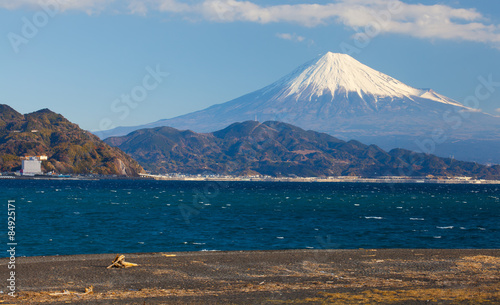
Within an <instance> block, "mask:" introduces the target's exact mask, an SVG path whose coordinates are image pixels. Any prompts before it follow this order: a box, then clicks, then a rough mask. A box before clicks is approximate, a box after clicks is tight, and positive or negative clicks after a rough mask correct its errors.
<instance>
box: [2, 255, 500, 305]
mask: <svg viewBox="0 0 500 305" xmlns="http://www.w3.org/2000/svg"><path fill="white" fill-rule="evenodd" d="M121 254H123V253H121ZM115 255H116V254H94V255H72V256H47V257H44V256H39V257H19V258H17V262H16V263H17V266H16V267H17V268H16V273H17V274H18V279H17V283H16V285H17V290H18V297H17V298H12V297H10V296H8V295H7V294H6V293H5V290H4V293H2V294H1V295H0V301H1V302H3V303H7V304H14V303H15V304H33V303H36V304H64V303H73V304H143V302H145V303H146V304H215V303H217V304H291V303H300V304H321V303H328V304H360V303H361V304H366V303H370V304H371V303H378V304H396V303H397V304H420V303H425V304H429V303H430V304H437V303H439V304H443V303H445V304H448V303H450V304H451V303H453V304H492V303H500V249H358V250H340V249H339V250H281V251H234V252H172V253H169V252H160V253H135V254H125V256H126V261H127V262H132V263H137V264H138V265H139V266H137V267H131V268H127V269H107V268H106V267H107V266H109V265H110V264H111V261H112V260H113V258H114V257H115ZM7 263H8V258H2V259H0V265H1V268H2V270H7ZM90 287H93V292H92V293H87V294H85V289H86V288H87V289H88V288H90ZM4 289H5V288H4Z"/></svg>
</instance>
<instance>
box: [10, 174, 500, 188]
mask: <svg viewBox="0 0 500 305" xmlns="http://www.w3.org/2000/svg"><path fill="white" fill-rule="evenodd" d="M0 180H39V181H99V180H137V181H141V180H143V181H147V180H157V181H194V182H203V181H205V182H295V183H296V182H307V183H314V182H316V183H376V184H441V185H443V184H444V185H457V184H458V185H499V184H500V180H485V179H472V178H469V177H465V178H464V177H462V178H461V177H450V178H427V177H378V178H363V177H348V176H346V177H325V178H321V177H253V176H252V177H247V176H241V177H237V176H184V175H180V176H168V175H151V174H141V175H140V176H139V177H119V176H116V177H115V176H106V177H99V176H79V175H76V176H64V177H58V176H54V177H51V176H44V175H41V176H1V175H0Z"/></svg>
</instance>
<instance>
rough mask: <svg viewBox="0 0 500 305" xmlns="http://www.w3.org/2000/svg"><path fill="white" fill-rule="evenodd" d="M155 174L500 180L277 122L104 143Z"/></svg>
mask: <svg viewBox="0 0 500 305" xmlns="http://www.w3.org/2000/svg"><path fill="white" fill-rule="evenodd" d="M105 142H107V143H108V144H110V145H113V146H117V147H119V148H120V149H122V150H123V151H125V152H127V153H129V154H130V155H131V156H133V157H134V158H135V159H136V160H137V161H138V162H139V163H141V165H142V166H144V168H146V169H148V170H151V171H153V172H155V173H174V172H176V173H189V174H200V173H216V174H233V175H238V174H256V173H258V174H262V175H271V176H293V175H297V176H340V175H357V176H367V177H373V176H385V175H390V176H393V175H394V176H400V175H407V176H425V175H429V174H432V175H435V176H448V175H451V176H456V175H458V176H461V175H465V176H474V177H479V178H495V177H500V166H493V167H487V166H484V165H478V164H476V163H473V162H461V161H456V160H454V159H444V158H439V157H436V156H433V155H425V154H415V153H412V152H410V151H408V150H403V149H394V150H391V151H390V152H386V151H384V150H382V149H380V148H379V147H377V146H375V145H370V146H368V145H364V144H362V143H360V142H357V141H349V142H345V141H342V140H339V139H337V138H334V137H332V136H330V135H328V134H325V133H318V132H315V131H305V130H303V129H301V128H299V127H296V126H293V125H290V124H286V123H281V122H272V121H269V122H265V123H262V124H261V123H259V122H255V121H246V122H243V123H235V124H232V125H230V126H228V127H226V128H224V129H222V130H219V131H216V132H213V133H206V134H200V133H194V132H192V131H180V130H177V129H174V128H171V127H157V128H152V129H141V130H138V131H135V132H132V133H130V134H128V135H127V136H123V137H111V138H108V139H106V140H105Z"/></svg>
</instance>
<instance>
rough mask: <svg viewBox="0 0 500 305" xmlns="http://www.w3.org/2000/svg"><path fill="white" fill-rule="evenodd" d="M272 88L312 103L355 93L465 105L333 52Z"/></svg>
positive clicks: (360, 95)
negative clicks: (416, 98)
mask: <svg viewBox="0 0 500 305" xmlns="http://www.w3.org/2000/svg"><path fill="white" fill-rule="evenodd" d="M271 87H274V88H276V87H281V88H284V90H281V94H280V95H281V96H280V97H281V98H287V97H290V96H295V97H296V98H297V99H301V100H311V99H313V98H315V97H318V96H323V95H325V94H330V95H331V96H332V99H333V98H335V97H336V96H338V95H346V94H349V93H353V92H355V93H357V94H358V95H359V97H361V98H363V96H365V95H371V96H373V97H374V99H375V101H376V100H377V99H378V98H385V97H394V98H402V97H408V98H411V97H424V98H427V99H431V100H434V101H437V102H441V103H446V104H452V105H456V106H462V105H460V104H459V103H457V102H455V101H453V100H451V99H449V98H445V97H444V96H442V95H439V94H436V93H435V92H433V91H432V90H421V89H416V88H413V87H410V86H408V85H406V84H404V83H402V82H400V81H399V80H397V79H395V78H392V77H390V76H388V75H386V74H384V73H382V72H379V71H377V70H374V69H372V68H370V67H368V66H366V65H364V64H362V63H360V62H359V61H357V60H355V59H354V58H352V57H351V56H349V55H347V54H340V53H332V52H328V53H326V54H325V55H323V56H321V57H319V58H317V59H315V60H313V61H310V62H308V63H306V64H304V65H302V66H301V67H299V68H298V69H296V70H295V71H294V72H292V73H291V74H289V75H287V76H285V77H284V78H282V79H280V80H279V81H277V82H276V83H274V84H273V85H271ZM277 98H279V97H277Z"/></svg>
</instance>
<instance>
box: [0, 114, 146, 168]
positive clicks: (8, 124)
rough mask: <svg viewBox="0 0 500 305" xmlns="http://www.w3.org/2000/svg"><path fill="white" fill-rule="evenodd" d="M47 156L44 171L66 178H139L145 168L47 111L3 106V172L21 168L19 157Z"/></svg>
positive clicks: (0, 120)
mask: <svg viewBox="0 0 500 305" xmlns="http://www.w3.org/2000/svg"><path fill="white" fill-rule="evenodd" d="M26 155H31V156H37V155H46V156H48V160H47V161H43V162H42V167H43V168H44V170H45V171H46V172H47V171H56V172H57V173H63V174H90V173H93V174H105V175H126V176H136V175H138V173H140V172H142V171H143V169H142V167H141V166H140V165H139V164H138V163H137V162H136V161H134V160H133V159H132V158H130V157H129V156H127V155H126V154H125V153H124V152H122V151H121V150H119V149H118V148H115V147H110V146H109V145H107V144H106V143H104V142H103V141H101V140H100V139H99V138H98V137H96V136H95V135H93V134H91V133H89V132H86V131H84V130H81V129H80V128H79V127H78V125H76V124H73V123H71V122H70V121H68V120H67V119H65V118H64V117H63V116H62V115H60V114H57V113H54V112H52V111H50V110H48V109H43V110H39V111H37V112H33V113H28V114H25V115H22V114H20V113H19V112H17V111H15V110H14V109H12V108H11V107H9V106H7V105H0V171H15V170H19V169H20V168H21V159H20V157H23V156H26Z"/></svg>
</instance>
